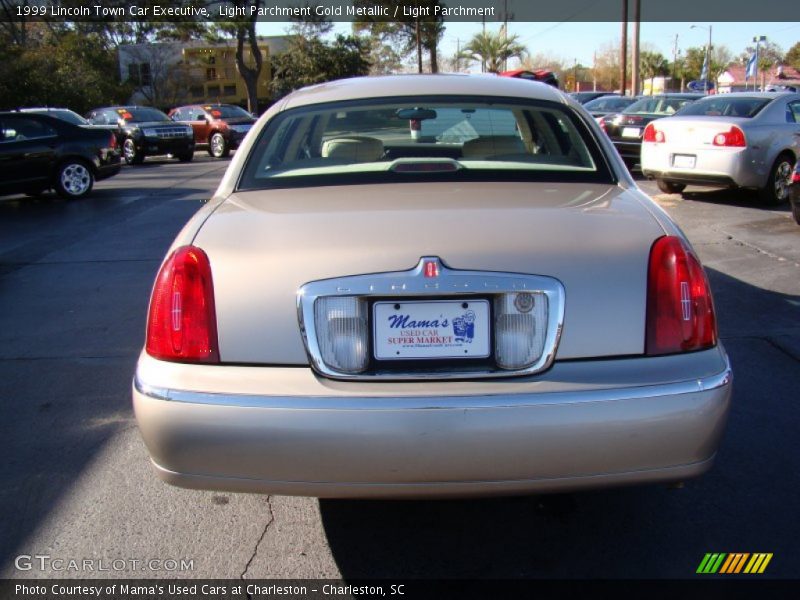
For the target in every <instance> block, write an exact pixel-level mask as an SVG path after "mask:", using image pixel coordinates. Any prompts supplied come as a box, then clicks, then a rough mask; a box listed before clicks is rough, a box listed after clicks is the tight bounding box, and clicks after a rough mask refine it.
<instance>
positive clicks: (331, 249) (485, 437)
mask: <svg viewBox="0 0 800 600" xmlns="http://www.w3.org/2000/svg"><path fill="white" fill-rule="evenodd" d="M440 119H443V120H444V123H438V121H439V120H440ZM413 121H420V122H422V123H423V127H422V128H421V131H420V130H418V131H417V132H416V133H417V135H416V136H415V135H414V130H412V128H411V124H412V122H413ZM425 131H427V132H428V133H427V134H426V133H425ZM730 393H731V371H730V366H729V363H728V359H727V357H726V354H725V351H724V349H723V348H722V345H721V344H720V342H719V340H718V337H717V327H716V321H715V316H714V308H713V301H712V297H711V290H710V288H709V285H708V281H707V279H706V276H705V274H704V272H703V268H702V267H701V265H700V262H699V261H698V259H697V257H696V255H695V253H694V251H693V250H692V248H691V246H690V244H689V242H688V241H687V240H686V238H685V237H684V236H683V234H682V233H681V231H680V229H679V228H678V227H677V226H676V225H675V224H674V223H673V222H672V221H671V220H670V219H669V217H668V216H667V215H666V213H665V212H664V211H662V210H659V209H658V208H657V207H656V205H655V204H654V203H653V201H652V200H651V199H650V198H649V197H648V196H647V195H645V194H644V193H643V192H641V191H640V190H639V188H638V187H637V186H636V184H635V182H634V181H633V180H632V178H631V176H630V174H629V173H628V172H627V170H626V169H625V165H624V164H623V163H622V161H621V160H620V158H619V156H618V155H617V153H616V152H615V151H614V148H613V146H612V145H611V143H610V142H609V140H608V138H607V137H606V136H605V135H604V134H603V133H602V132H601V131H600V129H599V127H598V126H597V124H596V123H595V121H594V120H593V119H592V118H591V117H590V116H589V115H588V114H586V112H585V111H581V110H577V109H576V108H575V107H573V106H572V105H571V104H569V103H565V102H564V100H563V96H562V94H561V93H560V92H559V91H557V90H555V89H554V88H552V87H550V86H547V85H531V84H530V83H529V82H526V81H520V80H518V79H514V78H507V77H494V78H487V77H482V76H469V75H459V76H447V77H445V76H441V75H415V76H413V77H409V76H388V77H368V78H353V79H347V80H341V81H334V82H330V83H324V84H320V85H316V86H313V87H309V88H305V89H301V90H299V91H296V92H294V93H293V94H291V95H289V96H287V97H286V98H285V99H283V100H282V101H281V102H279V103H277V104H275V105H273V106H272V107H271V108H270V109H269V110H268V111H267V112H266V113H265V114H264V115H263V116H262V117H261V118H260V119H259V121H258V123H257V124H256V125H255V129H254V130H253V131H251V133H250V134H249V135H248V136H247V139H246V140H245V142H244V144H243V145H242V147H241V148H239V151H238V152H237V153H236V156H235V157H234V158H233V160H232V161H231V163H230V165H229V167H228V170H227V172H226V174H225V176H224V177H223V179H222V181H221V183H220V186H219V188H218V189H217V191H216V193H215V194H214V196H213V200H211V201H210V202H209V203H208V204H206V205H205V206H204V207H203V208H202V209H201V210H200V211H199V212H198V213H197V214H196V215H195V216H194V217H193V218H192V219H190V220H189V222H188V224H187V225H186V226H185V228H184V229H183V230H182V232H181V233H180V234H179V235H178V237H177V238H176V240H175V241H174V243H173V245H172V247H171V248H170V249H169V251H168V253H167V256H166V258H165V260H164V262H163V264H162V266H161V269H160V272H159V274H158V276H157V278H156V281H155V285H154V288H153V293H152V297H151V301H150V307H149V312H148V318H147V333H146V342H145V348H144V350H143V352H142V354H141V356H140V358H139V362H138V366H137V369H136V375H135V380H134V383H133V403H134V409H135V413H136V418H137V420H138V424H139V428H140V431H141V434H142V437H143V439H144V442H145V444H146V446H147V448H148V450H149V452H150V455H151V457H152V460H153V463H154V465H155V468H156V471H157V472H158V474H159V475H160V476H161V477H162V478H163V479H164V480H165V481H167V482H169V483H173V484H176V485H181V486H187V487H195V488H209V489H220V490H236V491H250V492H266V493H276V494H290V495H310V496H330V497H346V496H349V497H362V496H372V497H375V496H384V497H397V496H406V497H417V496H461V495H486V494H520V493H531V492H536V491H544V490H547V491H554V490H575V489H582V488H592V487H597V486H607V485H614V484H629V483H647V482H656V481H675V480H684V479H685V478H688V477H693V476H697V475H700V474H701V473H703V472H705V471H706V470H707V469H708V468H709V467H710V466H711V464H712V462H713V460H714V457H715V453H716V449H717V445H718V443H719V441H720V437H721V435H722V433H723V430H724V426H725V421H726V415H727V412H728V406H729V399H730Z"/></svg>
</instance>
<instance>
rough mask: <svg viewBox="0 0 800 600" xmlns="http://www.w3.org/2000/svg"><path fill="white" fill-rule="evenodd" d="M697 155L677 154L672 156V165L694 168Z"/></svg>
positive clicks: (679, 167) (680, 167) (681, 167)
mask: <svg viewBox="0 0 800 600" xmlns="http://www.w3.org/2000/svg"><path fill="white" fill-rule="evenodd" d="M696 161H697V157H696V156H694V155H693V154H676V155H675V156H673V157H672V166H673V167H676V168H678V169H694V165H695V162H696Z"/></svg>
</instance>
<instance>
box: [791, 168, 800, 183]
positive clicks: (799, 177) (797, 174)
mask: <svg viewBox="0 0 800 600" xmlns="http://www.w3.org/2000/svg"><path fill="white" fill-rule="evenodd" d="M792 183H800V168H797V169H795V170H794V173H792Z"/></svg>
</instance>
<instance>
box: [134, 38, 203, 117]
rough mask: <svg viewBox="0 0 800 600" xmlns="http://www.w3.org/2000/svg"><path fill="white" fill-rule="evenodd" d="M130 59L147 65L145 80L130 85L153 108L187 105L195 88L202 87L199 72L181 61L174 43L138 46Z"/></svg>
mask: <svg viewBox="0 0 800 600" xmlns="http://www.w3.org/2000/svg"><path fill="white" fill-rule="evenodd" d="M128 56H129V57H130V58H131V59H132V62H134V63H135V64H137V65H142V64H146V65H147V66H148V77H147V79H146V81H143V80H142V79H141V77H139V78H134V79H133V80H129V81H128V83H129V84H130V85H131V86H132V87H133V88H134V89H135V91H137V92H139V93H140V94H141V95H142V96H143V97H144V98H145V99H146V100H147V102H148V103H149V104H151V105H153V106H156V107H159V108H165V107H168V106H175V105H177V104H184V103H186V102H187V101H188V98H187V95H188V93H189V90H190V89H191V88H192V86H194V85H201V84H202V79H201V78H200V77H199V76H198V74H197V71H196V69H193V68H192V65H188V64H186V63H184V62H183V61H182V60H180V59H179V58H178V57H180V52H179V51H176V49H175V47H174V44H172V43H159V44H148V45H145V46H140V47H135V48H134V49H132V50H131V51H129V53H128Z"/></svg>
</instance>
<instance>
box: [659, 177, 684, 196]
mask: <svg viewBox="0 0 800 600" xmlns="http://www.w3.org/2000/svg"><path fill="white" fill-rule="evenodd" d="M656 185H657V186H658V189H660V190H661V191H662V192H664V193H665V194H680V193H681V192H682V191H683V190H685V189H686V185H684V184H683V183H672V182H671V181H664V180H663V179H656Z"/></svg>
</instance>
